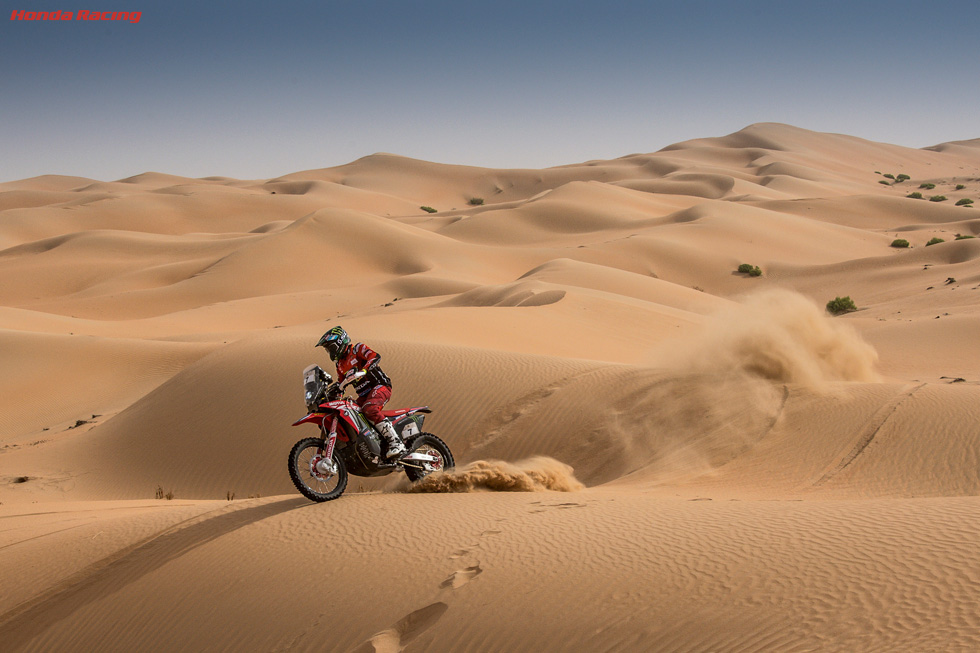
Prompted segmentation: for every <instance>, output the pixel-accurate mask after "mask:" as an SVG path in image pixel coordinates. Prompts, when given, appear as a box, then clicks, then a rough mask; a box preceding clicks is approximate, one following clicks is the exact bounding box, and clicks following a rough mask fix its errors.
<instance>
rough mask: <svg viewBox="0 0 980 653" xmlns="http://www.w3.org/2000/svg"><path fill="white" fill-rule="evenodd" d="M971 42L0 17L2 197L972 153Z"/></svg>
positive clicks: (867, 26)
mask: <svg viewBox="0 0 980 653" xmlns="http://www.w3.org/2000/svg"><path fill="white" fill-rule="evenodd" d="M21 10H25V11H52V12H53V11H56V10H61V11H63V12H67V11H72V12H75V14H76V15H77V13H78V11H80V10H86V11H128V12H135V11H139V12H141V15H140V18H139V22H138V23H133V22H127V21H80V20H71V21H24V20H11V15H12V14H14V15H15V14H16V12H18V11H21ZM978 26H980V2H976V0H953V1H949V2H943V1H942V0H935V1H933V2H908V1H903V0H896V1H892V2H880V1H875V2H868V1H862V0H852V1H851V2H837V1H836V0H827V1H821V2H803V1H799V0H778V1H774V0H758V1H756V0H743V1H742V2H723V1H706V0H682V1H677V2H674V1H670V2H667V1H658V0H649V1H646V2H635V1H620V0H602V1H582V0H542V1H536V0H522V1H512V0H493V1H489V0H484V1H483V2H466V1H463V0H458V1H456V2H443V1H441V0H439V1H436V0H433V1H426V0H416V1H413V0H397V1H392V0H356V1H355V0H345V1H343V2H339V1H334V0H318V1H314V2H297V1H294V0H280V1H277V2H257V1H253V0H230V1H226V0H195V1H194V2H185V1H183V0H168V1H164V0H134V1H131V0H43V1H40V2H38V1H35V0H0V120H2V124H3V129H2V132H0V153H2V156H0V182H2V181H11V180H15V179H22V178H27V177H32V176H36V175H41V174H61V175H77V176H83V177H89V178H94V179H100V180H114V179H121V178H125V177H129V176H132V175H135V174H139V173H142V172H147V171H156V172H165V173H170V174H176V175H182V176H187V177H205V176H211V175H220V176H228V177H237V178H242V179H265V178H271V177H276V176H279V175H283V174H288V173H290V172H296V171H299V170H307V169H312V168H324V167H331V166H336V165H342V164H344V163H348V162H350V161H353V160H356V159H358V158H360V157H362V156H366V155H369V154H372V153H375V152H391V153H394V154H400V155H403V156H409V157H413V158H419V159H425V160H428V161H437V162H440V163H455V164H465V165H475V166H486V167H500V168H541V167H548V166H555V165H564V164H570V163H578V162H582V161H587V160H593V159H610V158H615V157H619V156H624V155H627V154H632V153H636V152H654V151H656V150H659V149H661V148H663V147H666V146H667V145H670V144H672V143H676V142H680V141H684V140H688V139H693V138H703V137H709V136H722V135H725V134H729V133H731V132H735V131H738V130H739V129H741V128H743V127H745V126H747V125H749V124H752V123H756V122H782V123H788V124H792V125H795V126H797V127H803V128H805V129H812V130H816V131H824V132H834V133H844V134H850V135H853V136H859V137H861V138H866V139H870V140H875V141H883V142H889V143H894V144H898V145H905V146H909V147H925V146H929V145H934V144H936V143H941V142H945V141H951V140H965V139H973V138H978V137H980V119H978V118H980V69H978V65H977V64H978V61H980V56H978V55H980V40H978V37H977V32H976V30H977V29H978Z"/></svg>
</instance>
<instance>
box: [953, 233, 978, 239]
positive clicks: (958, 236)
mask: <svg viewBox="0 0 980 653" xmlns="http://www.w3.org/2000/svg"><path fill="white" fill-rule="evenodd" d="M967 238H976V236H967V235H966V234H956V240H966V239H967Z"/></svg>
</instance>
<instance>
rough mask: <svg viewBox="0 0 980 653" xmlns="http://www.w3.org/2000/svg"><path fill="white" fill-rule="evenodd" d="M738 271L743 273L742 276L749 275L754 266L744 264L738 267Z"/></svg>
mask: <svg viewBox="0 0 980 653" xmlns="http://www.w3.org/2000/svg"><path fill="white" fill-rule="evenodd" d="M738 271H739V272H741V273H742V274H748V273H749V272H751V271H752V264H751V263H742V264H741V265H740V266H738Z"/></svg>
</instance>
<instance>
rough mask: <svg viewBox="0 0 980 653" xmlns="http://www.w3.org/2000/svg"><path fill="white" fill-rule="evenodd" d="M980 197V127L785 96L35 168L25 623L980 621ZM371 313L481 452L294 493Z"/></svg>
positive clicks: (156, 635)
mask: <svg viewBox="0 0 980 653" xmlns="http://www.w3.org/2000/svg"><path fill="white" fill-rule="evenodd" d="M216 172H220V171H216ZM900 174H904V175H908V176H909V179H906V180H902V181H899V180H898V175H900ZM880 182H886V183H880ZM927 184H932V185H933V186H934V187H933V188H924V187H923V186H924V185H927ZM916 191H918V192H921V193H922V194H923V195H924V199H913V198H910V197H908V195H910V194H912V193H913V192H916ZM932 195H944V196H946V197H947V199H946V200H945V201H928V198H929V197H930V196H932ZM963 199H972V200H975V201H977V202H980V139H975V140H972V141H971V140H964V141H957V142H952V143H945V144H940V145H936V146H933V147H929V148H924V149H921V150H916V149H909V148H903V147H899V146H894V145H889V144H884V143H874V142H871V141H867V140H864V139H861V138H857V137H853V136H846V135H840V134H823V133H816V132H811V131H807V130H804V129H799V128H796V127H792V126H789V125H779V124H772V123H760V124H757V125H751V126H749V127H747V128H745V129H743V130H741V131H739V132H736V133H734V134H730V135H727V136H723V137H716V138H703V139H695V140H691V141H686V142H683V143H678V144H676V145H672V146H670V147H667V148H665V149H663V150H661V151H659V152H653V153H637V154H629V155H626V156H623V157H621V158H618V159H613V160H608V161H600V160H596V161H588V162H583V163H576V164H571V165H566V166H560V167H555V168H549V169H545V170H527V169H509V170H504V169H501V170H497V169H486V168H477V167H470V166H459V165H449V164H441V163H432V162H426V161H418V160H413V159H409V158H406V157H401V156H397V155H393V154H374V155H371V156H367V157H364V158H362V159H359V160H357V161H354V162H352V163H350V164H347V165H344V166H339V167H335V168H327V169H321V170H307V171H301V172H295V173H290V174H285V175H283V176H281V177H277V178H275V179H268V180H264V179H260V180H237V179H231V178H228V177H221V176H214V177H208V178H204V179H191V178H187V177H181V176H177V175H170V174H164V173H156V172H148V173H144V174H140V175H136V176H133V177H129V178H127V179H122V180H116V181H102V180H94V179H87V178H82V177H62V176H56V175H48V176H42V177H35V178H32V179H27V180H21V181H11V182H5V183H2V184H0V277H2V278H3V283H2V284H0V350H2V351H3V353H4V355H3V361H4V364H3V366H0V397H2V399H0V402H2V403H0V406H2V409H0V470H2V471H0V568H2V569H4V587H5V592H4V593H2V596H0V641H2V642H3V647H2V648H3V649H4V650H10V651H34V650H71V651H75V650H77V651H82V650H85V651H88V650H93V649H99V650H151V651H153V650H159V651H171V650H183V649H190V650H203V649H218V650H240V649H248V650H276V651H279V650H337V651H358V652H369V651H401V650H405V651H425V650H431V651H487V650H507V651H524V650H526V651H532V650H534V651H541V650H563V651H564V650H595V651H633V650H675V651H704V650H740V651H755V650H760V651H761V650H787V651H796V650H799V651H809V650H828V651H877V650H916V651H949V650H974V649H976V648H978V647H980V636H978V633H980V622H978V613H977V611H976V610H975V605H976V602H977V599H978V596H980V579H978V577H977V574H976V569H977V568H978V566H980V549H978V548H977V546H976V537H975V530H976V529H975V527H974V524H975V523H976V521H977V519H978V517H980V502H978V500H977V496H978V494H980V475H978V469H980V371H978V368H977V364H976V361H977V360H978V359H980V344H978V343H980V340H978V339H977V337H976V335H977V333H980V238H978V237H977V236H980V218H977V217H975V213H976V211H977V209H975V208H972V206H970V205H969V204H968V203H967V204H966V205H957V202H959V201H960V200H963ZM433 210H434V211H435V212H432V211H433ZM898 238H902V239H906V240H908V241H909V243H910V244H911V247H910V248H895V247H892V246H891V245H892V241H894V240H895V239H898ZM934 238H940V239H943V240H944V242H941V243H938V244H932V245H927V243H929V242H930V240H931V239H934ZM743 263H747V264H749V265H750V266H758V267H759V271H760V272H761V274H760V275H758V276H750V275H748V274H745V273H740V272H738V271H737V268H738V266H739V265H740V264H743ZM843 296H849V297H850V298H852V299H853V300H854V302H855V303H856V305H857V308H858V310H857V311H856V312H854V313H849V314H846V315H843V316H839V317H831V316H830V315H828V314H826V313H825V311H824V306H825V304H826V303H827V302H828V301H829V300H831V299H834V298H835V297H843ZM335 324H342V325H343V326H345V327H346V328H347V329H348V330H349V331H350V332H351V334H352V336H354V337H355V338H356V339H357V340H363V341H365V342H367V343H369V344H370V345H371V346H373V347H375V348H376V349H377V350H378V351H380V352H381V353H382V356H383V366H384V369H385V370H386V371H387V372H388V374H389V375H390V376H391V377H392V378H393V379H394V382H395V387H394V395H393V399H392V402H391V404H390V405H391V406H393V407H396V406H408V405H429V406H430V407H431V408H432V410H433V412H432V413H431V415H429V416H428V417H427V418H426V422H425V426H426V429H427V430H431V431H432V432H434V433H436V434H438V435H439V436H440V437H441V438H443V439H444V440H445V441H446V442H447V443H448V444H449V446H450V447H451V448H452V450H453V453H454V456H455V458H456V462H457V468H456V469H455V470H450V471H448V472H447V473H445V474H440V475H434V476H432V477H429V478H428V479H425V480H424V481H423V482H421V483H420V484H417V485H415V486H410V485H409V484H408V483H407V481H406V480H404V479H400V478H396V477H394V476H391V477H386V478H381V479H361V478H358V477H352V478H351V482H350V485H349V487H348V491H347V493H346V494H345V495H344V496H343V497H342V498H341V499H339V500H337V501H333V502H329V503H325V504H313V503H311V502H309V501H307V500H306V499H305V498H303V497H301V496H299V495H298V494H297V493H296V492H295V490H294V488H293V487H292V484H291V482H290V480H289V477H288V475H287V473H286V465H285V462H286V454H287V452H288V450H289V448H290V446H291V445H292V443H293V442H295V441H296V440H298V439H299V438H300V437H304V436H311V435H313V434H314V433H315V432H316V431H315V428H314V427H311V426H309V425H303V426H301V427H298V428H291V427H290V424H291V423H292V422H293V421H294V420H296V419H298V418H300V417H302V415H303V414H304V405H303V403H302V397H301V396H300V394H301V378H300V374H301V371H302V370H303V368H304V367H306V366H307V365H309V364H310V363H318V364H320V365H322V366H324V367H325V368H329V360H328V359H327V357H326V356H325V354H324V353H323V352H322V350H314V349H313V344H314V343H315V342H316V340H317V338H318V337H319V336H320V334H322V333H323V331H325V330H326V329H327V328H328V327H329V326H332V325H335ZM168 495H169V496H172V497H174V498H173V499H172V500H167V499H166V498H164V499H155V498H154V497H155V496H164V497H166V496H168Z"/></svg>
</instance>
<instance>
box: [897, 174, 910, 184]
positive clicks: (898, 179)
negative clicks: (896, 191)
mask: <svg viewBox="0 0 980 653" xmlns="http://www.w3.org/2000/svg"><path fill="white" fill-rule="evenodd" d="M909 179H911V177H909V176H908V175H904V174H902V175H899V176H897V177H895V181H898V182H903V181H907V180H909Z"/></svg>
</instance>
